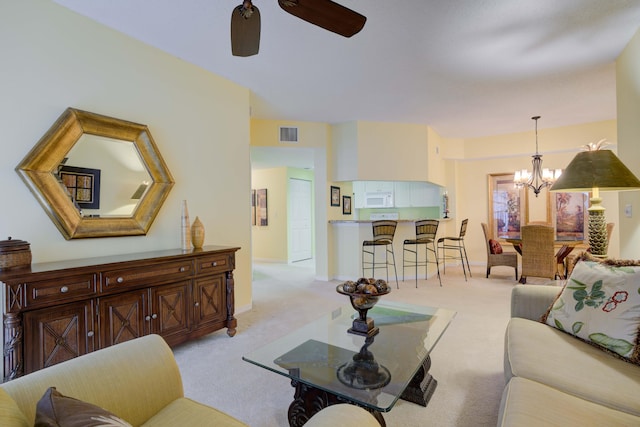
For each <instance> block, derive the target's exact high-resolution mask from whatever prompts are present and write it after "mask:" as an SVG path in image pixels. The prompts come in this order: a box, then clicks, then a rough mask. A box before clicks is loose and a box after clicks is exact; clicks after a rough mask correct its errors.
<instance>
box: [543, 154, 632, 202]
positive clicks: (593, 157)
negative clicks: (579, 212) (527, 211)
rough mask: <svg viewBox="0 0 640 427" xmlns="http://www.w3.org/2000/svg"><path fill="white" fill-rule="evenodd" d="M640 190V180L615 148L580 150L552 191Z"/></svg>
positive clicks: (552, 187)
mask: <svg viewBox="0 0 640 427" xmlns="http://www.w3.org/2000/svg"><path fill="white" fill-rule="evenodd" d="M593 188H598V189H600V190H603V191H621V190H638V189H640V180H638V178H636V177H635V175H634V174H633V173H632V172H631V171H630V170H629V169H628V168H627V167H626V166H625V165H624V163H622V162H621V161H620V159H618V157H616V155H615V154H613V151H611V150H595V151H583V152H581V153H578V154H577V155H576V156H575V157H574V158H573V160H572V161H571V163H569V165H568V166H567V167H566V168H565V170H564V171H563V172H562V175H560V177H559V178H558V179H557V180H556V182H555V183H554V184H553V185H552V186H551V188H550V189H549V191H564V192H580V191H590V190H591V189H593Z"/></svg>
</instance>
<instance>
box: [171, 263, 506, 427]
mask: <svg viewBox="0 0 640 427" xmlns="http://www.w3.org/2000/svg"><path fill="white" fill-rule="evenodd" d="M493 270H494V271H493V272H492V273H493V274H492V276H491V279H486V278H485V277H484V267H472V273H473V278H470V279H469V280H468V281H467V282H465V281H464V278H463V276H462V269H461V267H448V268H447V274H446V275H443V276H442V285H443V286H442V287H440V286H438V280H437V277H431V278H429V280H424V279H423V280H419V281H418V289H416V287H415V281H413V280H407V281H406V282H402V281H401V282H400V289H396V288H395V282H393V281H392V282H391V285H392V286H393V290H392V292H391V293H390V294H389V295H387V296H385V297H384V298H386V299H389V300H393V301H399V302H407V303H412V304H421V305H430V306H439V307H444V308H448V309H452V310H455V311H457V316H456V317H455V318H454V319H453V322H452V323H451V325H450V326H449V329H448V330H447V331H446V332H445V334H444V335H443V337H442V338H441V340H440V342H439V343H438V344H437V345H436V347H435V349H434V350H433V352H432V353H431V360H432V366H431V370H430V373H431V374H432V375H433V376H434V378H436V380H437V381H438V387H437V389H436V391H435V394H434V395H433V397H432V399H431V402H430V403H429V405H428V406H427V407H426V408H425V407H422V406H419V405H416V404H413V403H409V402H406V401H403V400H400V401H399V402H398V403H397V404H396V405H395V406H394V408H393V409H392V410H391V412H388V413H385V414H384V418H385V420H386V422H387V426H389V427H396V426H397V427H400V426H438V427H440V426H461V427H465V426H468V427H478V426H495V425H496V423H497V418H498V408H499V404H500V397H501V394H502V389H503V387H504V377H503V340H504V331H505V327H506V325H507V322H508V320H509V306H510V302H509V298H510V293H511V289H512V288H513V286H514V285H515V283H516V282H515V280H514V275H513V269H511V268H505V267H494V268H493ZM354 279H357V278H354ZM337 283H339V282H323V281H316V280H314V278H313V270H312V269H310V268H308V267H306V266H305V265H304V263H303V264H302V265H296V264H294V265H289V266H287V265H282V264H255V265H254V282H253V295H254V303H253V309H252V310H251V311H250V312H246V313H240V314H238V315H237V318H238V333H237V334H236V336H235V337H233V338H230V337H228V336H227V334H226V331H224V330H223V331H218V332H216V333H213V334H210V335H208V336H206V337H204V338H202V339H200V340H196V341H193V342H191V343H187V344H185V345H182V346H179V347H177V348H175V349H174V352H175V356H176V359H177V361H178V365H179V366H180V370H181V372H182V376H183V382H184V388H185V394H186V395H187V396H188V397H191V398H193V399H195V400H197V401H200V402H202V403H205V404H208V405H211V406H213V407H215V408H218V409H220V410H222V411H224V412H226V413H228V414H230V415H232V416H234V417H236V418H238V419H240V420H242V421H243V422H245V423H247V424H249V425H250V426H252V427H274V426H283V427H284V426H287V425H288V422H287V409H288V407H289V404H290V403H291V401H292V400H293V392H294V389H293V387H291V384H290V382H289V381H288V380H287V378H285V377H284V376H281V375H278V374H275V373H272V372H269V371H267V370H265V369H262V368H259V367H257V366H254V365H252V364H250V363H248V362H245V361H243V360H242V356H243V355H244V354H247V353H248V352H250V351H252V350H253V349H256V348H258V347H260V346H262V345H263V344H266V343H268V342H270V341H272V340H274V339H276V338H278V337H280V336H282V335H285V334H286V333H287V332H289V331H290V330H292V329H295V328H297V327H299V326H302V325H303V324H305V323H307V322H310V321H312V320H314V319H316V318H318V317H320V316H322V315H323V314H325V313H327V312H328V311H330V310H332V309H334V308H336V307H337V306H339V305H344V304H348V301H347V300H346V297H344V296H342V295H339V294H337V293H336V291H335V286H336V284H337Z"/></svg>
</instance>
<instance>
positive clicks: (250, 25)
mask: <svg viewBox="0 0 640 427" xmlns="http://www.w3.org/2000/svg"><path fill="white" fill-rule="evenodd" d="M247 3H248V5H249V6H250V8H251V9H250V10H249V11H248V10H247V7H246V5H247ZM258 50H260V11H259V10H258V8H257V7H256V6H253V5H252V4H251V2H247V1H245V2H244V3H243V4H241V5H240V6H236V7H234V8H233V12H231V54H232V55H233V56H251V55H255V54H257V53H258Z"/></svg>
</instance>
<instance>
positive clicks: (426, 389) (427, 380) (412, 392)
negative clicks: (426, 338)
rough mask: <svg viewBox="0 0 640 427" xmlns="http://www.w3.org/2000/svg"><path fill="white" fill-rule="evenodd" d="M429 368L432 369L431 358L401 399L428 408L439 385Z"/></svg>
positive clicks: (426, 360) (428, 357)
mask: <svg viewBox="0 0 640 427" xmlns="http://www.w3.org/2000/svg"><path fill="white" fill-rule="evenodd" d="M429 368H431V357H430V356H427V357H426V358H425V359H424V360H423V361H422V365H421V366H420V368H419V369H418V372H416V374H415V375H414V377H413V378H412V379H411V381H410V382H409V385H408V386H407V388H406V389H405V390H404V391H403V392H402V394H401V395H400V398H401V399H404V400H407V401H409V402H413V403H417V404H418V405H421V406H427V403H429V400H430V399H431V396H433V392H434V391H436V387H437V385H438V381H436V379H435V378H433V377H432V376H431V375H430V374H429Z"/></svg>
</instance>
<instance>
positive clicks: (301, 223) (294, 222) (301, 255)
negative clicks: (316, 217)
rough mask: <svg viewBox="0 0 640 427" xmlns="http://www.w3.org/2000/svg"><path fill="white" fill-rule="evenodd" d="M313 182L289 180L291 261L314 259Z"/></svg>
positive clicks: (296, 179)
mask: <svg viewBox="0 0 640 427" xmlns="http://www.w3.org/2000/svg"><path fill="white" fill-rule="evenodd" d="M312 191H313V190H312V184H311V181H309V180H306V179H299V178H289V209H290V214H289V222H288V228H289V230H288V234H289V236H290V240H289V261H290V262H299V261H304V260H308V259H311V258H312V257H313V227H312V224H313V209H312V197H313V194H312Z"/></svg>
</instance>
